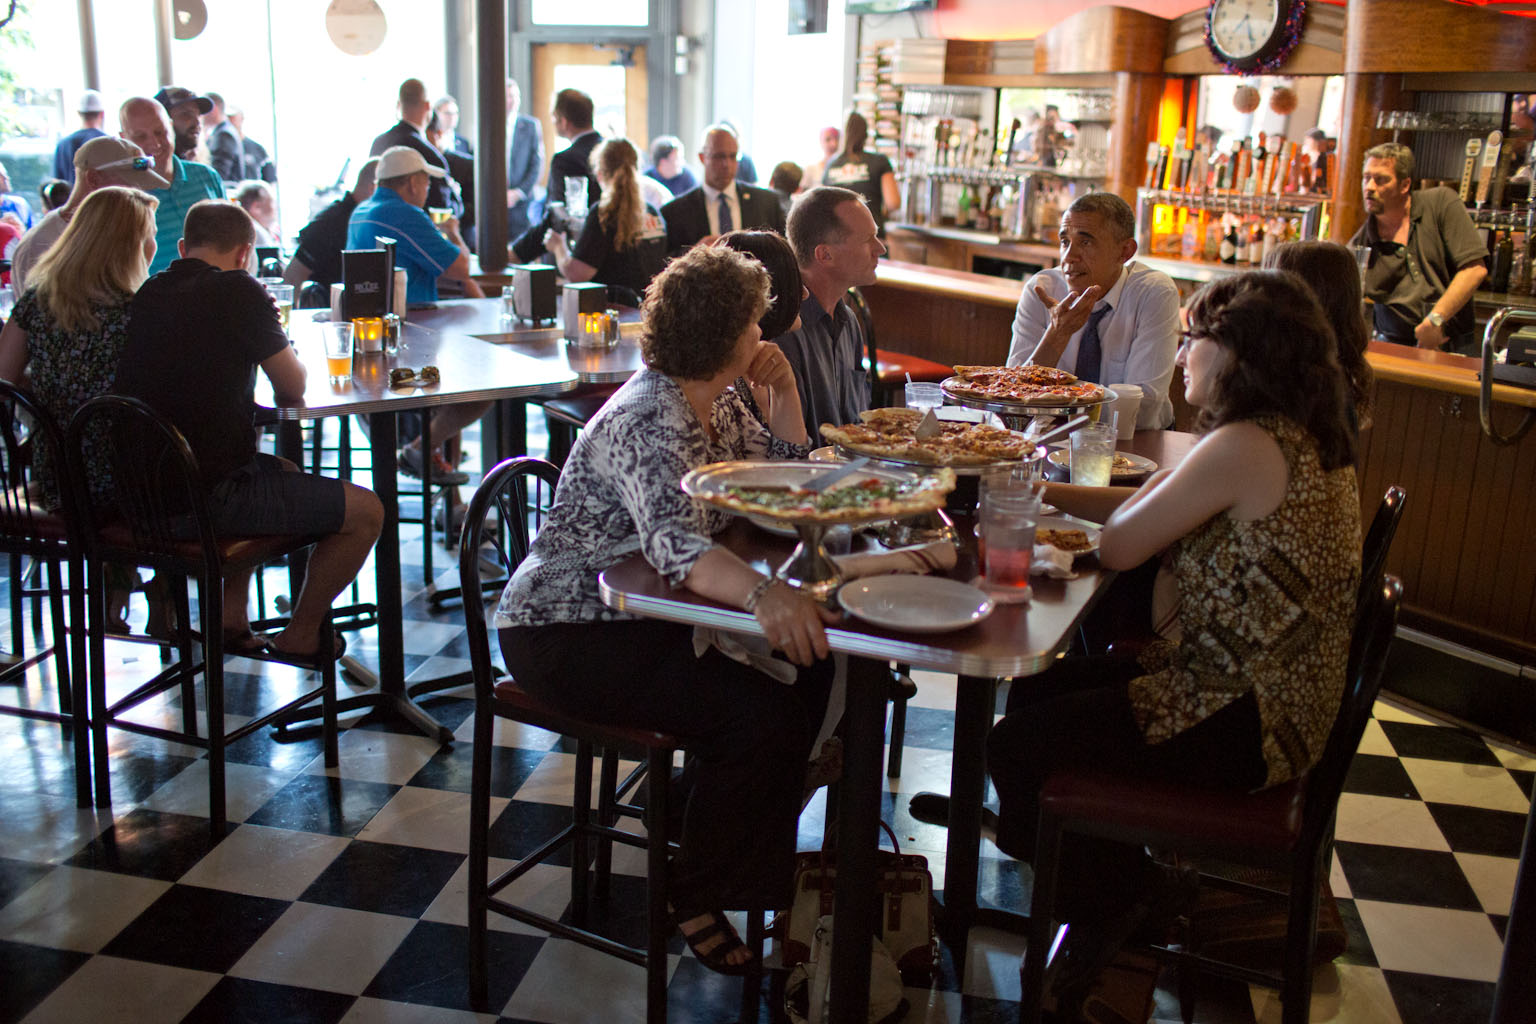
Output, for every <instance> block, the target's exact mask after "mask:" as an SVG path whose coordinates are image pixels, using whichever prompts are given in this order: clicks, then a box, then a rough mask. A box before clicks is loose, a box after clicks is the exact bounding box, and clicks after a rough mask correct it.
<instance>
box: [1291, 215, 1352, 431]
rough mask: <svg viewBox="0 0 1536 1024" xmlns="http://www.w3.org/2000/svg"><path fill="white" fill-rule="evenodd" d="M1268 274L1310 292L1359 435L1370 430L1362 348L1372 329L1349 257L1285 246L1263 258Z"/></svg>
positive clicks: (1332, 246) (1325, 245)
mask: <svg viewBox="0 0 1536 1024" xmlns="http://www.w3.org/2000/svg"><path fill="white" fill-rule="evenodd" d="M1264 266H1265V268H1266V269H1268V270H1289V271H1290V272H1291V273H1293V274H1295V275H1296V276H1297V277H1299V278H1301V279H1302V280H1303V281H1305V282H1307V287H1309V288H1311V289H1312V294H1313V295H1315V296H1317V301H1318V303H1319V304H1320V305H1321V306H1322V307H1323V315H1324V316H1326V317H1327V318H1328V323H1329V324H1330V325H1331V326H1332V327H1333V334H1334V338H1335V339H1336V340H1337V341H1338V343H1339V349H1338V356H1339V366H1340V368H1341V369H1343V371H1344V381H1345V383H1346V384H1347V385H1348V387H1349V400H1350V404H1351V406H1352V407H1353V410H1354V414H1355V423H1356V426H1357V427H1358V429H1360V430H1364V429H1365V428H1366V427H1368V426H1370V425H1371V380H1372V375H1371V364H1370V363H1367V362H1366V361H1365V346H1366V344H1367V343H1369V342H1370V340H1371V328H1370V325H1369V324H1367V323H1366V321H1365V296H1364V294H1363V293H1362V291H1361V288H1360V269H1359V266H1358V265H1357V264H1356V263H1355V256H1354V253H1352V252H1350V251H1349V250H1348V249H1346V248H1344V247H1343V246H1342V245H1340V244H1339V243H1338V242H1286V243H1284V244H1282V245H1278V246H1276V247H1275V248H1274V249H1273V250H1272V251H1271V252H1270V254H1269V255H1268V256H1265V257H1264Z"/></svg>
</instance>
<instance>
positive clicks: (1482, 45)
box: [1344, 0, 1536, 74]
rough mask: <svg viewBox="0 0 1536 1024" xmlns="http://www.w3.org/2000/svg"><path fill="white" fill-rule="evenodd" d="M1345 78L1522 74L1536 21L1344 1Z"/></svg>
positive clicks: (1433, 0)
mask: <svg viewBox="0 0 1536 1024" xmlns="http://www.w3.org/2000/svg"><path fill="white" fill-rule="evenodd" d="M1344 17H1345V25H1344V70H1345V73H1347V74H1373V73H1378V72H1396V73H1401V72H1405V71H1483V72H1488V71H1524V72H1529V71H1530V70H1531V61H1532V54H1533V53H1536V19H1533V18H1511V17H1509V16H1508V15H1504V14H1499V13H1496V12H1493V11H1483V10H1479V9H1477V8H1476V7H1470V6H1467V5H1465V4H1453V3H1446V2H1445V0H1349V4H1348V5H1347V6H1346V7H1345V8H1344Z"/></svg>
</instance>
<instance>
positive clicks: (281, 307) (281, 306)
mask: <svg viewBox="0 0 1536 1024" xmlns="http://www.w3.org/2000/svg"><path fill="white" fill-rule="evenodd" d="M263 284H266V288H267V294H268V295H270V296H272V301H273V302H275V303H277V318H278V319H279V320H281V321H282V322H283V333H284V334H287V333H288V321H289V319H290V318H291V317H292V316H293V285H291V284H281V283H278V284H268V283H267V282H263Z"/></svg>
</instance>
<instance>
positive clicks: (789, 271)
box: [718, 231, 810, 423]
mask: <svg viewBox="0 0 1536 1024" xmlns="http://www.w3.org/2000/svg"><path fill="white" fill-rule="evenodd" d="M718 244H720V245H723V246H725V247H726V248H728V249H735V250H736V251H737V252H741V253H746V254H747V255H748V256H751V257H752V258H753V259H755V260H757V262H759V263H761V264H762V265H763V266H764V267H765V268H766V269H767V271H768V279H769V282H770V288H771V291H770V294H769V296H768V298H769V302H768V310H767V312H765V313H764V314H763V318H762V319H761V320H759V321H758V322H757V326H758V328H759V329H761V330H762V332H763V340H764V341H772V340H773V339H774V338H777V337H778V336H779V335H781V334H785V333H787V332H789V331H793V330H796V329H797V328H798V327H799V326H800V303H802V302H804V301H805V299H806V296H808V295H809V294H810V292H808V291H806V288H805V284H804V283H803V282H802V281H801V280H800V262H799V261H798V260H796V259H795V250H793V249H791V248H790V246H789V242H788V241H787V240H786V239H785V238H784V236H783V235H781V234H779V233H778V232H776V231H732V232H730V233H729V234H726V235H722V236H720V241H719V243H718ZM734 387H735V388H736V393H737V394H738V395H740V396H741V397H742V399H743V401H745V403H746V406H747V409H748V410H749V411H751V413H752V415H754V416H756V417H757V418H758V419H760V420H762V421H763V422H764V423H767V422H768V421H769V418H768V416H767V415H765V414H764V413H763V412H762V409H763V403H764V402H765V401H767V400H768V395H767V394H766V393H764V392H762V390H761V389H754V388H752V387H751V386H750V385H748V383H747V382H746V380H744V379H738V380H737V381H736V383H735V385H734Z"/></svg>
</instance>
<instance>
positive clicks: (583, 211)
mask: <svg viewBox="0 0 1536 1024" xmlns="http://www.w3.org/2000/svg"><path fill="white" fill-rule="evenodd" d="M565 210H566V212H567V213H569V214H570V215H571V216H572V217H574V218H576V219H577V220H581V219H582V218H583V217H585V216H586V215H587V179H586V178H576V177H571V178H566V179H565Z"/></svg>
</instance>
